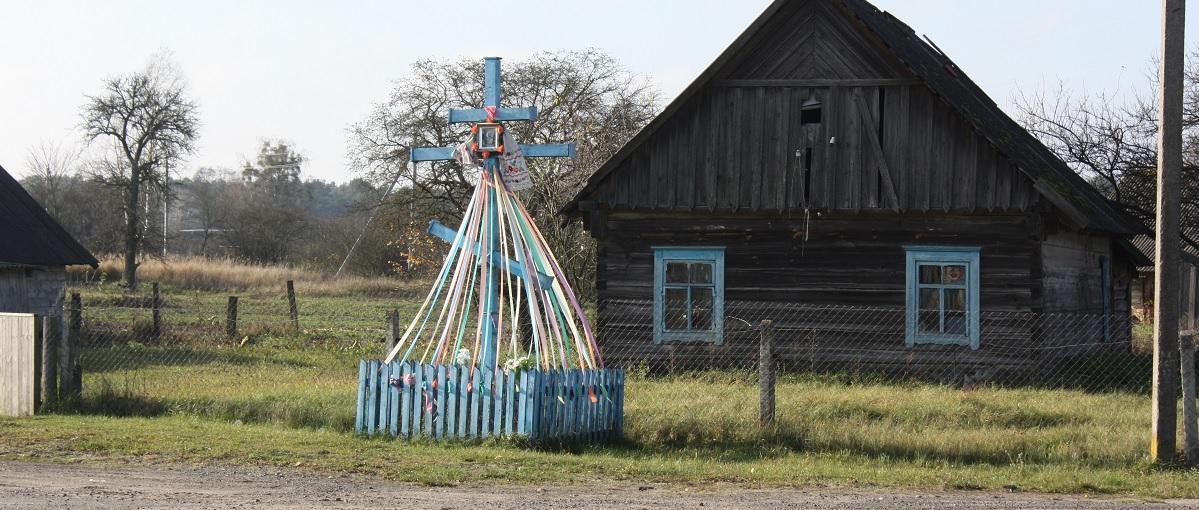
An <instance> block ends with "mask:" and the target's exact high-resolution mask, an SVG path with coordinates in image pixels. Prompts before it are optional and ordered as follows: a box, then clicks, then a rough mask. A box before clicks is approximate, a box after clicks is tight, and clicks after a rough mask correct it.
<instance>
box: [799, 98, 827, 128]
mask: <svg viewBox="0 0 1199 510" xmlns="http://www.w3.org/2000/svg"><path fill="white" fill-rule="evenodd" d="M822 107H823V105H821V104H820V100H819V99H816V98H814V97H813V98H809V99H808V100H807V101H804V103H803V106H802V107H800V109H799V123H800V124H819V123H820V120H821V118H822V117H823V112H822V109H823V108H822Z"/></svg>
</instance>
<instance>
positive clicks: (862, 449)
mask: <svg viewBox="0 0 1199 510" xmlns="http://www.w3.org/2000/svg"><path fill="white" fill-rule="evenodd" d="M298 285H299V284H298ZM110 287H111V285H109V286H100V287H94V286H93V287H88V288H86V289H83V293H84V301H85V303H87V306H85V320H86V322H87V323H88V324H89V328H98V329H100V330H103V331H106V332H108V333H106V334H107V335H110V337H105V338H106V340H105V342H103V345H102V346H101V347H98V348H95V349H92V350H90V351H88V352H87V353H86V354H85V359H84V365H85V366H86V367H87V369H88V372H87V374H88V375H87V376H86V379H85V380H86V385H85V399H84V401H83V402H82V403H81V407H80V408H79V410H75V411H63V412H61V413H59V414H50V415H45V416H39V417H36V418H32V419H7V418H0V457H3V458H20V459H30V458H33V459H50V460H56V461H73V460H100V461H120V462H126V461H128V462H138V463H155V462H188V463H192V462H220V463H254V464H269V465H280V466H283V465H288V466H301V467H304V468H308V469H315V470H334V471H350V472H358V473H367V474H373V475H379V476H383V477H387V478H391V479H397V480H406V481H416V482H421V483H427V484H434V485H442V484H456V483H461V482H465V481H479V480H495V481H502V482H510V483H541V482H559V481H592V480H609V481H622V480H631V481H670V482H680V483H693V484H702V483H706V482H711V481H733V482H741V483H747V484H759V485H802V484H813V483H817V484H834V485H841V484H843V485H880V486H902V487H925V488H928V487H931V488H956V489H993V490H1004V489H1007V490H1013V489H1020V490H1034V491H1048V492H1084V493H1097V494H1120V495H1139V496H1147V497H1199V471H1197V470H1182V469H1157V468H1153V467H1151V466H1150V465H1149V463H1148V461H1147V456H1146V449H1147V446H1148V445H1147V437H1148V431H1149V425H1150V424H1149V399H1148V397H1147V396H1146V395H1144V394H1140V393H1129V392H1106V393H1088V392H1082V391H1068V390H1033V389H1008V388H990V387H984V388H974V389H970V390H962V389H956V388H951V387H947V386H940V385H934V384H921V383H896V382H878V381H864V380H859V379H854V378H847V377H817V376H799V375H794V376H787V377H784V378H783V379H782V380H781V381H780V384H779V386H778V390H777V391H778V408H779V410H778V423H777V425H776V426H774V427H771V428H769V429H762V428H759V427H758V426H757V425H756V416H757V388H756V386H755V385H754V383H753V381H752V380H748V379H747V377H749V375H750V374H735V373H723V372H718V373H699V374H691V375H687V376H677V377H673V378H647V377H643V376H640V375H637V374H633V375H632V376H631V377H630V379H629V380H628V387H627V403H626V436H627V440H626V441H625V442H623V443H620V444H614V445H603V446H591V447H583V448H579V449H576V450H571V451H538V450H531V449H527V448H523V447H521V446H520V445H518V444H514V443H509V442H502V441H499V442H494V441H493V442H487V443H482V444H475V445H462V444H453V445H435V444H428V443H402V442H395V441H385V440H378V439H366V438H360V437H358V436H356V435H355V434H353V433H352V426H353V419H354V416H353V412H354V409H353V402H354V397H355V391H356V390H355V384H356V377H357V361H358V359H359V358H361V357H364V356H379V355H380V354H381V352H382V346H381V344H380V343H379V341H378V340H379V337H381V335H382V326H383V320H382V318H383V315H384V313H385V312H386V311H387V310H389V309H391V308H397V307H398V308H400V309H401V313H402V314H404V315H405V316H410V315H408V314H410V313H413V311H414V307H415V305H414V303H413V299H412V296H411V295H410V294H406V293H404V291H402V290H400V289H398V288H397V289H394V290H393V291H390V292H389V293H377V294H372V295H371V297H361V296H357V297H354V296H338V295H336V293H334V292H322V293H317V294H319V295H315V296H313V295H306V294H305V293H304V291H303V287H302V286H300V294H301V300H300V308H301V323H302V324H301V329H300V331H295V330H293V329H291V328H290V327H289V326H288V325H287V324H286V320H285V319H286V302H285V301H282V302H280V301H281V297H280V296H282V294H281V290H280V291H273V290H271V289H267V288H263V289H260V290H258V291H242V295H243V299H244V300H245V301H244V302H245V303H255V302H262V303H265V304H262V305H254V304H250V305H246V306H247V309H251V310H253V309H254V307H255V306H260V307H261V308H260V310H259V312H260V313H259V315H258V317H259V319H258V320H257V322H255V320H251V319H246V320H245V325H244V328H245V329H246V331H247V332H248V333H247V334H246V335H245V336H247V337H252V338H250V339H249V340H248V341H245V342H243V341H242V340H243V339H240V338H238V339H225V338H224V337H223V335H222V334H220V332H221V331H222V329H221V325H220V322H221V320H222V318H223V310H224V299H225V296H226V294H227V293H228V292H213V291H202V290H196V289H185V288H179V287H175V286H174V285H173V284H168V285H166V287H165V289H166V292H167V300H166V301H167V308H166V309H165V311H164V314H165V316H164V317H165V321H166V323H167V327H165V328H164V334H163V337H162V338H159V339H157V340H152V339H143V337H142V336H138V335H144V333H145V331H144V329H145V326H144V323H145V321H146V320H148V313H147V312H146V311H145V310H144V309H140V308H139V306H140V304H141V301H139V300H141V299H142V298H139V297H130V296H127V295H125V294H123V293H121V292H120V291H119V290H115V289H111V288H110ZM248 317H254V315H253V314H250V315H248ZM138 339H141V340H138Z"/></svg>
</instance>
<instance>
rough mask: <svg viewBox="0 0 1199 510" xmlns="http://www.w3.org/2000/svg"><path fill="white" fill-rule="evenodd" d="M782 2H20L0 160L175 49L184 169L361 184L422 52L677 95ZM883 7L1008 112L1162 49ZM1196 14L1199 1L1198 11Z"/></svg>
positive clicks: (64, 130)
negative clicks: (377, 120)
mask: <svg viewBox="0 0 1199 510" xmlns="http://www.w3.org/2000/svg"><path fill="white" fill-rule="evenodd" d="M768 3H769V2H768V0H726V1H712V0H640V1H638V0H607V1H605V2H583V1H577V0H557V1H552V0H538V1H512V2H500V3H496V2H495V1H476V0H467V1H456V2H430V1H416V0H412V1H406V2H399V1H388V2H384V1H354V2H330V1H286V2H285V1H254V2H247V1H231V0H230V1H221V0H216V1H205V2H194V1H188V2H183V1H173V2H167V1H121V2H115V1H92V2H84V1H78V2H62V1H38V2H12V3H9V4H7V5H5V7H4V15H3V16H0V40H3V42H4V44H0V65H2V66H3V67H0V165H3V166H4V167H5V168H7V169H8V170H9V171H11V172H14V173H16V174H18V175H23V174H24V172H25V168H24V167H25V160H26V155H27V153H28V151H29V148H30V147H31V146H33V145H35V144H38V143H40V142H42V141H47V142H51V143H62V144H71V143H78V141H79V139H80V138H79V135H78V131H77V128H76V126H77V125H78V122H79V109H80V106H81V105H82V104H83V102H84V94H89V93H96V92H98V91H99V88H100V84H101V80H102V79H103V78H105V77H108V76H112V75H115V74H120V73H125V72H129V71H132V70H136V69H140V68H141V67H142V66H143V65H144V64H145V63H146V62H147V61H148V59H149V58H150V57H151V56H152V55H153V54H155V53H157V52H160V51H161V50H163V49H165V50H168V51H169V52H171V53H172V54H173V56H174V60H175V61H176V63H177V64H178V65H179V67H180V68H181V69H182V70H183V72H184V74H185V76H186V78H187V80H188V84H189V87H190V90H191V93H192V96H193V97H194V98H195V99H196V100H197V101H198V102H199V104H200V107H201V111H200V115H201V119H202V122H203V127H202V130H201V136H200V140H199V151H198V152H197V153H196V154H195V155H194V156H192V157H191V158H190V160H189V161H188V162H187V169H186V170H185V172H188V173H190V171H191V170H192V169H194V168H197V167H199V166H224V167H236V166H237V165H238V164H239V163H240V162H241V161H242V159H243V158H244V157H246V156H249V155H252V154H253V153H254V151H255V150H256V149H257V146H258V144H259V140H261V139H263V138H282V139H285V140H290V141H292V142H294V143H295V144H296V145H297V147H298V148H299V149H300V151H301V152H302V153H303V154H305V155H306V156H307V157H308V160H309V162H308V164H307V165H306V168H305V169H304V170H305V173H306V174H307V175H308V176H311V177H317V178H321V179H327V180H336V181H345V180H348V179H350V178H352V177H353V174H352V170H351V169H349V168H348V167H347V162H346V158H345V156H344V154H345V146H346V128H347V127H348V126H349V125H350V124H351V123H353V122H356V121H357V120H359V119H361V118H363V117H364V116H365V114H366V113H367V112H368V111H369V109H370V108H371V105H372V104H374V103H375V102H378V101H382V100H383V99H385V98H386V96H387V93H388V91H389V89H390V87H391V83H392V81H393V80H395V79H396V78H398V77H400V76H402V75H403V74H404V72H405V71H406V70H407V68H408V65H409V64H410V63H412V62H414V61H416V60H420V59H424V58H436V59H448V58H456V57H459V56H468V57H478V58H482V57H484V56H490V55H497V56H502V57H505V58H508V59H519V58H521V57H522V56H525V55H529V54H531V53H534V52H537V51H542V50H561V49H581V48H589V47H594V48H599V49H601V50H603V51H606V52H608V53H609V54H611V55H612V56H614V57H615V58H616V59H618V60H619V61H621V62H623V63H624V64H625V65H626V66H628V67H629V68H630V69H631V70H632V71H634V72H636V73H639V74H643V75H645V76H647V77H648V78H649V79H650V80H651V81H652V82H653V83H654V84H655V85H656V86H657V87H658V88H659V89H660V90H661V91H662V92H663V94H664V96H665V97H667V98H670V97H673V96H675V95H676V94H678V93H679V92H680V91H681V90H682V89H683V88H684V87H685V86H686V85H687V84H688V83H689V82H690V81H691V80H692V79H693V78H694V77H695V76H696V75H698V74H699V72H700V71H702V70H703V69H704V67H705V66H707V65H708V63H709V62H711V61H712V60H713V59H715V58H716V56H717V55H718V54H719V53H720V52H721V51H722V50H723V49H724V48H725V47H726V46H727V45H728V44H729V43H730V42H732V40H733V39H734V38H735V37H736V36H737V34H739V33H740V32H741V31H742V30H743V29H744V28H745V27H746V26H747V25H748V24H749V23H750V22H751V21H752V20H753V19H754V18H755V17H756V16H757V15H758V14H759V13H760V12H761V11H762V9H764V8H765V6H766V5H767V4H768ZM875 4H876V5H877V6H878V7H879V8H881V9H884V10H888V11H890V12H892V13H893V14H895V15H896V16H897V17H899V18H900V19H901V20H904V21H905V22H906V23H907V24H908V25H910V26H911V27H912V28H913V29H915V30H916V31H917V33H921V34H928V35H929V36H930V37H931V38H932V39H933V41H935V42H936V43H937V45H938V46H940V47H941V49H943V50H944V51H945V52H946V53H948V54H949V55H950V57H952V58H953V59H954V60H955V61H956V62H957V63H958V65H959V66H961V67H962V68H963V69H965V71H966V72H967V73H969V74H970V76H971V77H972V78H974V80H975V81H976V82H978V83H979V85H980V86H982V87H983V89H985V90H986V91H987V92H988V93H989V94H991V96H992V98H994V99H995V100H996V101H997V102H998V103H999V104H1000V105H1001V106H1003V107H1004V108H1005V109H1007V110H1008V111H1009V113H1010V112H1011V111H1012V110H1011V104H1012V99H1013V97H1014V96H1015V95H1016V92H1017V91H1018V90H1029V91H1033V90H1039V89H1050V90H1055V89H1056V88H1057V86H1058V83H1059V81H1060V82H1063V83H1064V84H1065V85H1066V86H1067V87H1068V88H1070V89H1073V90H1075V91H1076V92H1077V91H1088V92H1099V91H1106V92H1113V91H1121V92H1125V93H1127V92H1129V91H1131V90H1132V89H1134V88H1137V87H1142V86H1143V84H1144V83H1145V77H1146V76H1147V74H1148V73H1152V72H1153V69H1152V64H1151V61H1150V59H1151V58H1152V57H1153V56H1154V55H1156V54H1157V53H1158V37H1159V34H1158V31H1159V29H1160V19H1159V16H1160V2H1159V1H1157V0H1123V1H1116V0H1003V1H992V0H876V1H875ZM497 7H498V8H500V10H499V11H498V13H497V11H496V8H497ZM472 13H483V14H482V15H472ZM496 14H498V17H495V15H496ZM1196 21H1199V8H1197V9H1191V10H1190V12H1188V16H1187V22H1188V23H1187V24H1188V25H1190V26H1192V27H1195V26H1196V25H1195V22H1196ZM479 32H482V33H487V35H485V36H472V34H473V33H479ZM1195 32H1196V30H1195V29H1192V30H1189V31H1188V34H1187V41H1188V44H1187V46H1188V50H1190V49H1194V48H1195V46H1196V44H1195V41H1196V37H1195V36H1194V35H1192V34H1194V33H1195Z"/></svg>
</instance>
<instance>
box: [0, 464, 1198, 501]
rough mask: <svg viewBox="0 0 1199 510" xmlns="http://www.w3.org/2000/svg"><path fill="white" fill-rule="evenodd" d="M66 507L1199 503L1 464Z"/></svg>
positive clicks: (10, 497) (30, 490) (21, 492)
mask: <svg viewBox="0 0 1199 510" xmlns="http://www.w3.org/2000/svg"><path fill="white" fill-rule="evenodd" d="M9 508H72V509H91V508H104V509H109V508H112V509H135V508H137V509H142V508H172V509H200V508H255V509H301V508H304V509H307V508H362V509H367V508H369V509H380V508H430V509H437V510H442V509H457V508H469V509H477V508H489V509H490V508H497V509H498V508H512V509H520V510H534V509H542V508H545V509H551V508H570V509H582V508H603V509H605V510H610V509H614V508H647V509H648V508H654V509H658V508H661V509H683V508H686V509H697V508H704V509H707V508H744V509H755V510H758V509H767V508H813V509H834V508H836V509H842V508H845V509H867V508H869V509H877V508H893V509H921V508H958V509H992V508H1014V509H1066V508H1071V509H1072V508H1082V509H1092V508H1105V509H1106V508H1138V509H1150V508H1168V509H1177V508H1199V501H1194V500H1193V501H1165V502H1163V501H1157V502H1149V501H1137V500H1127V499H1125V500H1118V499H1092V498H1080V497H1069V496H1047V495H1039V494H1026V493H1014V494H1013V493H990V492H978V491H975V492H955V491H925V492H921V491H907V490H901V491H894V490H863V489H833V488H808V489H746V488H741V487H737V486H734V485H721V484H717V485H711V486H704V487H702V488H697V487H688V486H675V485H664V484H648V485H646V484H642V485H638V484H629V485H611V484H595V485H572V486H566V487H557V486H540V487H538V486H494V485H478V486H472V485H461V486H457V487H422V486H418V485H412V484H403V483H391V482H384V481H379V480H376V479H371V478H367V477H360V476H351V475H333V476H328V475H320V474H315V473H311V472H306V471H301V470H291V469H279V468H253V467H249V468H247V467H222V466H205V467H159V466H155V467H105V466H91V465H74V464H71V465H63V464H41V463H32V462H0V509H9Z"/></svg>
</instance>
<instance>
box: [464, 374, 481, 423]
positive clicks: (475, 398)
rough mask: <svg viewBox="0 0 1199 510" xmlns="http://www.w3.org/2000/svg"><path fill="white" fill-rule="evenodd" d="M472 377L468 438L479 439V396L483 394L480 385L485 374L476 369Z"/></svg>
mask: <svg viewBox="0 0 1199 510" xmlns="http://www.w3.org/2000/svg"><path fill="white" fill-rule="evenodd" d="M472 372H474V373H473V374H472V376H471V382H470V385H471V389H470V415H469V416H468V418H467V420H466V437H469V438H476V437H479V394H480V393H481V392H482V388H480V383H481V382H482V381H483V372H482V371H481V370H478V369H475V370H472Z"/></svg>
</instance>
